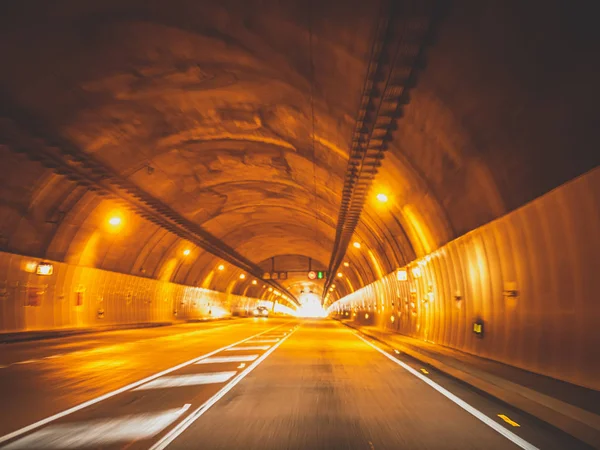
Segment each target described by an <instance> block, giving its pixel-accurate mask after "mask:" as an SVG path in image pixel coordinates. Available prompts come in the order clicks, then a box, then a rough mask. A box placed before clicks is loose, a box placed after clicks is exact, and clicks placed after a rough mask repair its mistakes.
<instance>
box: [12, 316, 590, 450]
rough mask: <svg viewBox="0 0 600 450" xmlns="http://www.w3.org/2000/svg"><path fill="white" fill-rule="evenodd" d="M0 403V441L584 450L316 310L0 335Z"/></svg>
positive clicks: (26, 445)
mask: <svg viewBox="0 0 600 450" xmlns="http://www.w3.org/2000/svg"><path fill="white" fill-rule="evenodd" d="M0 402H1V405H2V407H1V409H0V436H1V437H0V449H44V448H52V449H58V448H110V449H113V448H114V449H152V450H158V449H163V448H171V449H261V450H265V449H309V450H313V449H314V450H317V449H364V450H373V449H377V450H380V449H510V448H525V449H535V448H543V449H562V448H565V449H575V448H586V447H585V446H583V444H581V443H580V442H578V441H576V440H574V439H573V438H571V437H569V436H567V435H565V434H563V433H561V432H559V431H557V430H555V429H553V428H550V427H548V426H546V425H545V424H543V423H541V422H539V421H537V420H535V419H533V418H531V417H529V416H526V415H524V414H521V413H519V412H518V411H515V410H513V409H511V408H510V407H508V406H507V405H504V404H502V403H501V402H498V401H496V400H493V399H490V398H487V397H485V396H482V395H480V394H478V393H477V392H475V391H473V390H471V389H470V388H468V387H467V386H464V385H462V384H461V383H458V382H456V381H454V380H453V379H450V378H448V377H446V376H444V375H443V374H440V373H437V372H435V371H433V370H431V369H428V368H425V367H423V366H421V365H419V363H418V362H417V361H414V360H411V359H410V358H408V357H407V356H405V355H402V354H397V353H395V352H394V350H393V349H391V348H386V347H384V346H382V345H380V344H377V343H374V342H371V341H368V340H365V339H363V338H362V337H360V336H358V335H357V334H356V333H355V332H353V331H352V330H350V329H348V328H346V327H344V326H343V325H341V324H339V323H338V322H335V321H331V320H326V319H323V320H306V321H300V320H285V319H274V318H271V319H240V320H235V321H223V322H215V323H206V324H193V325H192V324H190V325H181V326H175V327H164V328H154V329H141V330H127V331H118V332H107V333H98V334H94V335H86V336H75V337H70V338H65V339H55V340H51V341H38V342H28V343H20V344H7V345H4V346H1V347H0Z"/></svg>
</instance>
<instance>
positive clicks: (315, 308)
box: [296, 293, 327, 318]
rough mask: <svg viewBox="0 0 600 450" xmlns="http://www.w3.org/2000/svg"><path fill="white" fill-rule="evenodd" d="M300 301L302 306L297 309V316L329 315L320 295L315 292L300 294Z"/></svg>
mask: <svg viewBox="0 0 600 450" xmlns="http://www.w3.org/2000/svg"><path fill="white" fill-rule="evenodd" d="M298 301H299V302H300V308H298V309H297V310H296V316H297V317H307V318H318V317H326V316H327V312H326V311H325V309H323V306H322V305H321V299H320V298H319V296H318V295H316V294H313V293H305V294H300V297H298Z"/></svg>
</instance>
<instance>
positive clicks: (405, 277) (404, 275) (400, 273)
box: [396, 269, 408, 281]
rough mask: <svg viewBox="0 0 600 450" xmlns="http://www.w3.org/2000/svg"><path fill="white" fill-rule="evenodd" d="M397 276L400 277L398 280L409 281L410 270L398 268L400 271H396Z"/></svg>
mask: <svg viewBox="0 0 600 450" xmlns="http://www.w3.org/2000/svg"><path fill="white" fill-rule="evenodd" d="M396 277H397V278H398V281H407V280H408V272H407V271H406V269H398V271H397V272H396Z"/></svg>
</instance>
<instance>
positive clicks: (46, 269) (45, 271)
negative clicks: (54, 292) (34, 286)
mask: <svg viewBox="0 0 600 450" xmlns="http://www.w3.org/2000/svg"><path fill="white" fill-rule="evenodd" d="M36 273H37V274H38V275H52V274H53V273H54V266H53V265H52V264H50V263H39V264H38V266H37V269H36Z"/></svg>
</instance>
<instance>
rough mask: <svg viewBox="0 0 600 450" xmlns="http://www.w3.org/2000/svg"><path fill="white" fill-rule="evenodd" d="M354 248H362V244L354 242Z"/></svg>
mask: <svg viewBox="0 0 600 450" xmlns="http://www.w3.org/2000/svg"><path fill="white" fill-rule="evenodd" d="M352 245H353V246H354V248H360V242H358V241H356V242H354V244H352Z"/></svg>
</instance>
